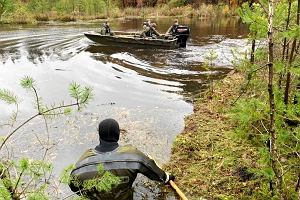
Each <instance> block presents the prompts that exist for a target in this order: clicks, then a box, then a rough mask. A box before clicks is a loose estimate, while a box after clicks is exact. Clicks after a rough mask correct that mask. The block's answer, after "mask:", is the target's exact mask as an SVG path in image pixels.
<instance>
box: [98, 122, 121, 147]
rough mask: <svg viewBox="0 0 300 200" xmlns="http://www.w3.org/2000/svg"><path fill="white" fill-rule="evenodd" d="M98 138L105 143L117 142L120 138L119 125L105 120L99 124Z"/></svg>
mask: <svg viewBox="0 0 300 200" xmlns="http://www.w3.org/2000/svg"><path fill="white" fill-rule="evenodd" d="M98 131H99V138H100V140H104V141H106V142H118V140H119V137H120V128H119V124H118V122H117V121H116V120H114V119H105V120H103V121H101V122H100V123H99V128H98Z"/></svg>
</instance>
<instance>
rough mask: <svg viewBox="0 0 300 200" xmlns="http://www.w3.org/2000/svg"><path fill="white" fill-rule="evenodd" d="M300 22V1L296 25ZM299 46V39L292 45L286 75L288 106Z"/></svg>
mask: <svg viewBox="0 0 300 200" xmlns="http://www.w3.org/2000/svg"><path fill="white" fill-rule="evenodd" d="M299 22H300V0H298V8H297V20H296V24H297V25H298V26H299V24H300V23H299ZM296 46H297V38H294V40H293V43H292V50H291V53H290V57H289V62H288V67H287V75H286V85H285V92H284V103H285V105H288V103H289V95H290V85H291V67H292V63H293V61H294V59H295V58H294V53H295V50H296Z"/></svg>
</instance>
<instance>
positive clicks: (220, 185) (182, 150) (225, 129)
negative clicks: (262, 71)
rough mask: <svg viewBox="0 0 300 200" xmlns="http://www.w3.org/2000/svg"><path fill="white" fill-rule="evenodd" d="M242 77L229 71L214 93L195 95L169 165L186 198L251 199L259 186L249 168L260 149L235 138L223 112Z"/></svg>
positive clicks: (233, 96)
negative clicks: (192, 109)
mask: <svg viewBox="0 0 300 200" xmlns="http://www.w3.org/2000/svg"><path fill="white" fill-rule="evenodd" d="M243 80H244V79H243V76H242V75H241V74H239V73H230V74H229V75H228V76H227V77H226V78H225V79H224V80H222V81H220V82H218V83H217V84H216V85H215V88H214V91H213V95H212V96H211V95H205V94H204V95H202V97H200V98H199V99H197V100H196V102H194V113H193V114H192V115H190V116H188V117H187V118H186V119H185V129H184V131H183V132H182V134H180V135H178V136H177V138H176V139H175V142H174V145H173V148H172V156H171V161H170V162H169V165H168V170H169V171H171V172H173V173H174V175H175V176H176V183H177V184H178V186H179V188H181V189H182V190H183V191H184V192H185V193H186V195H187V196H188V197H189V199H200V198H206V199H251V196H252V194H253V192H254V191H255V190H256V189H257V187H259V181H258V180H257V179H256V178H255V174H254V173H252V172H251V170H250V169H251V168H254V167H255V165H257V164H256V160H257V159H258V150H257V149H255V148H253V147H250V146H249V145H248V144H245V143H243V142H242V141H241V140H239V139H237V137H235V133H234V131H233V130H235V124H233V122H232V121H231V120H230V118H229V117H228V116H227V115H226V111H227V110H228V109H230V107H231V103H232V102H233V101H234V100H235V98H236V97H237V96H238V93H239V90H240V85H241V83H242V82H243Z"/></svg>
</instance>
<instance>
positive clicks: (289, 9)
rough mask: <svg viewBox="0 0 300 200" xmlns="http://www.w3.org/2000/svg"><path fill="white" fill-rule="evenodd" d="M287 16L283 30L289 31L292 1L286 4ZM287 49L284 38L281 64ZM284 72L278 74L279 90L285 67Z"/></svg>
mask: <svg viewBox="0 0 300 200" xmlns="http://www.w3.org/2000/svg"><path fill="white" fill-rule="evenodd" d="M288 4H289V5H288V16H287V19H286V26H285V30H288V29H289V24H290V17H291V7H292V1H291V0H289V2H288ZM286 48H287V38H286V37H285V38H284V40H283V48H282V58H281V61H282V63H284V60H285V55H286V54H285V53H286V52H287V53H288V51H287V50H286ZM284 68H285V69H284V72H280V75H279V81H278V86H279V87H280V88H281V85H282V79H283V75H284V74H285V71H286V65H285V67H284Z"/></svg>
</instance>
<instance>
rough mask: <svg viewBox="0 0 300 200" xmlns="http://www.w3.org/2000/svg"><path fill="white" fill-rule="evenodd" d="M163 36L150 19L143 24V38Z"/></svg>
mask: <svg viewBox="0 0 300 200" xmlns="http://www.w3.org/2000/svg"><path fill="white" fill-rule="evenodd" d="M160 35H161V34H160V33H159V32H158V31H157V30H156V23H151V21H150V19H148V20H147V21H146V22H144V23H143V31H142V33H141V37H144V38H145V37H152V38H157V36H160Z"/></svg>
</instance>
